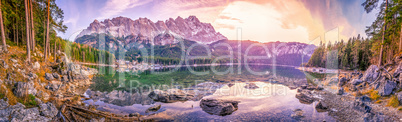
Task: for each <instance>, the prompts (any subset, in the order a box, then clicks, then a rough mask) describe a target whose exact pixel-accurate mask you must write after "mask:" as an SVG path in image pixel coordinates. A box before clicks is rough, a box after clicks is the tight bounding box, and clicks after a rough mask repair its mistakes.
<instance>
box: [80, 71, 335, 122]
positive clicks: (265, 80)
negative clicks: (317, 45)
mask: <svg viewBox="0 0 402 122" xmlns="http://www.w3.org/2000/svg"><path fill="white" fill-rule="evenodd" d="M100 72H101V73H103V74H101V75H98V76H95V77H94V78H93V82H94V83H93V84H92V85H91V86H90V88H89V89H88V91H87V92H86V94H85V95H86V96H88V97H91V99H90V100H86V101H84V103H86V104H87V105H94V106H96V108H97V109H98V110H101V111H107V112H112V113H115V114H122V115H128V114H130V113H136V112H137V113H139V114H141V115H153V116H157V117H158V119H156V120H178V121H207V120H215V121H262V120H264V121H265V120H267V121H323V120H325V121H335V120H334V119H333V118H332V117H331V116H329V115H328V114H327V112H319V111H317V110H316V109H315V105H316V104H317V102H313V103H305V102H301V101H300V100H299V99H297V98H296V97H295V95H296V93H297V91H296V89H295V88H297V87H299V86H301V85H305V84H314V85H323V86H324V88H325V89H326V90H334V89H332V87H333V86H334V85H336V84H328V83H321V82H318V81H320V80H322V79H324V78H329V77H331V76H332V75H330V74H314V73H306V72H302V71H300V70H297V69H295V68H294V67H286V66H276V67H273V66H270V65H252V66H215V67H181V68H164V69H158V70H146V71H129V72H116V71H115V70H114V69H112V68H108V67H103V68H100ZM317 79H320V80H317ZM251 82H252V83H254V84H256V85H257V86H258V88H256V89H247V88H245V86H246V85H248V84H249V83H251ZM229 84H230V85H229ZM154 89H161V90H167V89H181V90H184V91H187V92H188V93H195V94H200V95H199V96H198V97H199V99H194V100H187V101H178V102H172V103H162V102H156V101H153V100H152V99H150V98H149V97H148V93H149V92H151V91H153V90H154ZM207 98H214V99H222V100H236V101H240V103H239V105H238V110H237V111H234V112H233V113H232V114H230V115H226V116H218V115H211V114H209V113H207V112H205V111H203V109H202V108H201V107H200V100H201V99H207ZM155 105H161V108H160V109H159V110H157V111H153V112H148V111H146V110H147V109H148V108H149V107H152V106H155ZM300 111H302V116H296V115H298V112H300Z"/></svg>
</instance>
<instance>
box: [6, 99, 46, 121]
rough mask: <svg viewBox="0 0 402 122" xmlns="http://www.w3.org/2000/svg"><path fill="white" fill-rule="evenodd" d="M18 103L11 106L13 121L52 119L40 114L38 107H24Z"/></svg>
mask: <svg viewBox="0 0 402 122" xmlns="http://www.w3.org/2000/svg"><path fill="white" fill-rule="evenodd" d="M19 104H20V103H17V105H15V106H13V107H10V120H11V122H28V121H29V122H30V121H44V122H46V121H49V120H50V119H48V118H46V117H44V116H40V113H39V110H38V108H37V107H35V108H29V109H24V107H25V106H23V105H19Z"/></svg>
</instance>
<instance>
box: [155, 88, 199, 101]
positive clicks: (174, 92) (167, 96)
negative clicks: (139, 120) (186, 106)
mask: <svg viewBox="0 0 402 122" xmlns="http://www.w3.org/2000/svg"><path fill="white" fill-rule="evenodd" d="M148 96H149V97H150V98H152V99H153V100H154V101H160V102H165V103H169V102H176V101H186V100H190V99H193V97H194V95H192V94H189V93H187V92H185V91H183V90H180V89H169V90H167V91H162V90H154V91H152V92H151V93H149V94H148Z"/></svg>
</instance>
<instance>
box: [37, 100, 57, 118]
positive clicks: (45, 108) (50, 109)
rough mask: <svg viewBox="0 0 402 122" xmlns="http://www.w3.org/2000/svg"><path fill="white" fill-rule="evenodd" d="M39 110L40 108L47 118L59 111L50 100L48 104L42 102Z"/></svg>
mask: <svg viewBox="0 0 402 122" xmlns="http://www.w3.org/2000/svg"><path fill="white" fill-rule="evenodd" d="M39 110H40V115H42V116H45V117H47V118H53V117H55V116H56V115H57V113H58V110H57V108H56V106H54V105H53V104H52V103H50V102H48V103H46V104H40V105H39Z"/></svg>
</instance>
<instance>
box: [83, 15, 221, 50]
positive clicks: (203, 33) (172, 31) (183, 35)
mask: <svg viewBox="0 0 402 122" xmlns="http://www.w3.org/2000/svg"><path fill="white" fill-rule="evenodd" d="M101 33H105V34H108V35H111V36H113V37H120V38H124V41H125V42H126V43H128V42H133V41H135V42H144V41H145V42H147V43H149V42H150V43H152V44H155V45H166V44H172V43H175V42H178V40H179V39H187V40H191V41H195V42H198V43H202V44H209V43H213V42H216V41H219V40H225V39H227V38H226V37H225V36H223V35H222V34H220V33H219V32H216V31H215V29H214V28H213V27H212V25H211V24H209V23H202V22H200V21H199V20H198V18H197V17H195V16H189V17H188V18H185V19H184V18H181V17H180V16H179V17H177V18H176V19H172V18H170V19H169V20H166V21H164V22H163V21H157V22H156V23H154V22H152V21H151V20H149V19H147V18H139V19H137V20H132V19H130V18H126V17H117V18H113V19H106V20H104V21H102V22H99V21H98V20H95V21H94V22H92V23H91V24H90V25H89V27H88V28H87V29H85V30H83V31H82V32H81V33H80V34H79V35H78V36H77V39H78V38H80V37H83V36H85V35H91V34H101ZM125 37H131V38H125Z"/></svg>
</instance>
